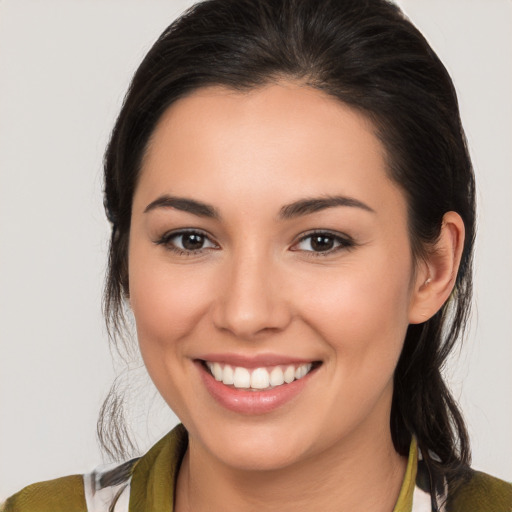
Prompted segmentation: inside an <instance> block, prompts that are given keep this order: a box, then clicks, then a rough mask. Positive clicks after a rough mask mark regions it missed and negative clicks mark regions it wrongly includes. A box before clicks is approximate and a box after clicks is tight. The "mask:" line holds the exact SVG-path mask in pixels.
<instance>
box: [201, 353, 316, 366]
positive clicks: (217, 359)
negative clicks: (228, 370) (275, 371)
mask: <svg viewBox="0 0 512 512" xmlns="http://www.w3.org/2000/svg"><path fill="white" fill-rule="evenodd" d="M196 359H199V360H202V361H208V362H210V363H225V364H229V365H231V366H241V367H243V368H261V367H263V366H278V365H283V366H284V365H291V364H294V365H299V364H307V363H313V362H315V361H318V360H315V359H303V358H299V357H290V356H286V355H281V354H256V355H252V356H249V355H243V354H220V353H216V354H204V355H201V356H199V357H197V358H196Z"/></svg>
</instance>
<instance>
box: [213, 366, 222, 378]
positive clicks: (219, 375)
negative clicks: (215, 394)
mask: <svg viewBox="0 0 512 512" xmlns="http://www.w3.org/2000/svg"><path fill="white" fill-rule="evenodd" d="M212 373H213V376H214V377H215V380H218V381H221V380H222V366H221V365H220V364H219V363H213V369H212Z"/></svg>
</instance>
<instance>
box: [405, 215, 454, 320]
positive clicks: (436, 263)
mask: <svg viewBox="0 0 512 512" xmlns="http://www.w3.org/2000/svg"><path fill="white" fill-rule="evenodd" d="M463 248H464V222H463V220H462V218H461V216H460V215H459V214H458V213H456V212H447V213H445V215H444V217H443V223H442V226H441V232H440V234H439V238H438V240H437V242H436V243H435V245H434V246H433V247H431V248H429V249H428V254H427V256H426V257H425V258H424V260H423V263H422V265H421V269H420V270H419V271H418V272H417V275H416V281H415V283H414V289H413V297H412V299H411V307H410V310H409V322H410V323H412V324H419V323H422V322H426V321H427V320H428V319H429V318H431V317H432V316H434V315H435V314H436V313H437V311H439V309H440V308H441V307H442V306H443V304H444V303H445V302H446V301H447V300H448V298H449V297H450V294H451V292H452V290H453V287H454V285H455V280H456V278H457V272H458V270H459V265H460V259H461V256H462V250H463Z"/></svg>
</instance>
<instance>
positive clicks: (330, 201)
mask: <svg viewBox="0 0 512 512" xmlns="http://www.w3.org/2000/svg"><path fill="white" fill-rule="evenodd" d="M336 206H348V207H351V208H360V209H362V210H365V211H368V212H371V213H375V210H374V209H373V208H370V207H369V206H368V205H367V204H365V203H363V202H362V201H359V200H358V199H354V198H352V197H346V196H322V197H312V198H306V199H299V200H298V201H295V202H293V203H291V204H287V205H285V206H283V207H282V208H281V211H280V212H279V218H281V219H293V218H295V217H300V216H302V215H309V214H310V213H315V212H319V211H321V210H326V209H327V208H334V207H336Z"/></svg>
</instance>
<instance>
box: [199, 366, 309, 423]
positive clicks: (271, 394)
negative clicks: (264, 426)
mask: <svg viewBox="0 0 512 512" xmlns="http://www.w3.org/2000/svg"><path fill="white" fill-rule="evenodd" d="M197 366H198V367H199V371H200V374H201V378H202V379H203V382H204V385H205V386H206V389H207V390H208V392H209V393H210V395H211V396H212V397H213V398H214V399H215V400H216V401H217V402H218V403H219V404H220V405H222V406H223V407H225V408H226V409H229V410H230V411H234V412H238V413H240V414H265V413H269V412H271V411H274V410H276V409H278V408H279V407H282V406H283V405H285V404H286V403H288V402H290V401H291V400H293V399H294V398H295V397H296V396H297V395H298V394H299V393H300V392H301V391H302V390H303V389H304V387H305V386H306V384H307V383H308V382H309V380H310V376H311V374H312V373H314V372H315V370H312V371H311V372H309V373H308V374H307V375H306V376H304V377H302V378H301V379H299V380H294V381H293V382H290V384H283V385H281V386H277V387H275V388H272V389H268V390H266V391H247V390H246V389H237V388H234V387H231V386H226V385H225V384H223V383H222V382H219V381H217V380H215V378H214V377H213V376H212V374H211V373H210V372H209V371H208V370H207V369H206V368H205V367H204V366H203V364H202V363H201V362H197Z"/></svg>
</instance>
